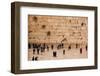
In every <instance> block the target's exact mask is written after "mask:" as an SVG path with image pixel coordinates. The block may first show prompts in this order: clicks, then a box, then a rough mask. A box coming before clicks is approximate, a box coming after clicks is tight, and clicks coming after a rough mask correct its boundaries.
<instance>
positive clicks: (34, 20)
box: [28, 15, 88, 60]
mask: <svg viewBox="0 0 100 76" xmlns="http://www.w3.org/2000/svg"><path fill="white" fill-rule="evenodd" d="M28 43H29V44H31V48H29V49H28V59H29V60H32V57H33V56H34V57H38V60H52V59H70V58H71V59H73V58H87V52H88V51H87V50H86V49H87V45H88V18H87V17H75V16H42V15H40V16H39V15H37V16H36V15H29V16H28ZM34 43H35V44H41V46H42V45H43V44H44V43H45V44H46V45H47V46H48V47H49V50H48V49H47V48H46V47H45V51H44V52H42V53H41V49H39V54H37V48H35V54H33V47H32V44H34ZM62 43H63V47H62V48H60V49H57V46H58V45H59V44H62ZM51 45H53V46H54V48H53V49H51ZM81 48H82V53H80V49H81ZM63 50H65V54H63ZM54 51H56V53H57V57H53V52H54Z"/></svg>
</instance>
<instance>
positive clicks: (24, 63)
mask: <svg viewBox="0 0 100 76" xmlns="http://www.w3.org/2000/svg"><path fill="white" fill-rule="evenodd" d="M28 14H33V15H34V14H37V15H58V16H85V17H88V58H87V59H66V60H50V61H37V62H32V61H28V46H27V44H28V20H27V19H28ZM20 19H21V20H20V31H21V32H20V33H21V34H20V44H21V45H20V47H21V48H20V69H21V70H25V69H42V68H57V67H75V66H90V65H94V11H88V10H87V11H86V10H76V9H75V10H73V9H57V8H56V9H55V8H52V9H51V8H40V7H21V8H20Z"/></svg>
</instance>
